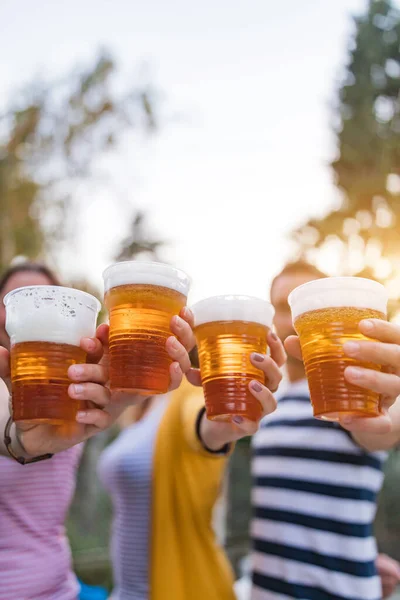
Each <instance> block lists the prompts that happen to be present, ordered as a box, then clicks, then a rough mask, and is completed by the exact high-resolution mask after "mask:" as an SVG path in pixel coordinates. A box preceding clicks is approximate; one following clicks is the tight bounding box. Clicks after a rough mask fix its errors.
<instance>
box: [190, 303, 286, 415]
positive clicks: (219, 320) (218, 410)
mask: <svg viewBox="0 0 400 600" xmlns="http://www.w3.org/2000/svg"><path fill="white" fill-rule="evenodd" d="M193 312H194V318H195V335H196V340H197V347H198V353H199V360H200V370H201V380H202V384H203V390H204V396H205V400H206V410H207V417H208V418H209V419H214V420H222V421H229V420H231V419H232V417H233V416H235V415H239V416H242V417H245V418H247V419H250V420H251V421H257V420H259V419H260V417H261V413H262V407H261V405H260V403H259V402H258V400H257V399H256V398H255V397H254V396H253V395H252V393H251V392H250V390H249V383H250V381H252V380H253V379H256V380H257V381H259V382H261V383H264V374H263V372H262V371H260V369H257V368H256V367H254V366H253V365H252V363H251V362H250V355H251V353H252V352H258V353H261V354H265V352H266V350H267V335H268V331H269V329H270V328H271V326H272V318H273V315H274V309H273V308H272V306H271V305H270V304H269V303H268V302H265V301H264V300H260V299H258V298H251V297H249V296H216V297H213V298H207V299H206V300H202V301H201V302H198V303H197V304H195V305H194V306H193Z"/></svg>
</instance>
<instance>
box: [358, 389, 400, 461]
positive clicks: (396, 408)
mask: <svg viewBox="0 0 400 600" xmlns="http://www.w3.org/2000/svg"><path fill="white" fill-rule="evenodd" d="M389 414H390V417H391V419H392V431H390V432H389V433H370V432H365V431H364V432H361V431H360V432H353V433H352V436H353V439H354V440H355V441H356V442H357V444H359V446H361V447H362V448H365V449H366V450H368V451H369V452H376V451H379V450H390V449H391V448H394V447H395V446H397V445H399V444H400V397H399V398H397V400H396V402H395V403H394V404H393V406H391V407H390V408H389Z"/></svg>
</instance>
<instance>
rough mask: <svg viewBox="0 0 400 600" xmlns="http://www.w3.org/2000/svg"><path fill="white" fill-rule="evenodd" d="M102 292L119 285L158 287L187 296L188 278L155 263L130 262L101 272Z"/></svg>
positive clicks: (181, 272) (120, 263) (175, 270)
mask: <svg viewBox="0 0 400 600" xmlns="http://www.w3.org/2000/svg"><path fill="white" fill-rule="evenodd" d="M103 279H104V291H105V292H108V290H109V289H111V288H114V287H118V286H120V285H132V284H133V285H135V284H144V285H158V286H161V287H166V288H168V289H170V290H175V291H176V292H180V293H181V294H183V295H184V296H187V295H188V292H189V288H190V283H191V280H190V277H189V276H188V275H186V273H184V272H183V271H181V270H180V269H176V268H175V267H171V266H170V265H166V264H163V263H157V262H141V261H136V260H130V261H125V262H119V263H116V264H114V265H111V266H109V267H108V268H107V269H106V270H105V271H104V272H103Z"/></svg>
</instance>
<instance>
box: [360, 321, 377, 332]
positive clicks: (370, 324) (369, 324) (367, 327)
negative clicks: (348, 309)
mask: <svg viewBox="0 0 400 600" xmlns="http://www.w3.org/2000/svg"><path fill="white" fill-rule="evenodd" d="M361 323H362V326H363V329H364V331H371V330H372V329H373V328H374V324H373V322H372V321H369V320H368V319H365V320H364V321H361Z"/></svg>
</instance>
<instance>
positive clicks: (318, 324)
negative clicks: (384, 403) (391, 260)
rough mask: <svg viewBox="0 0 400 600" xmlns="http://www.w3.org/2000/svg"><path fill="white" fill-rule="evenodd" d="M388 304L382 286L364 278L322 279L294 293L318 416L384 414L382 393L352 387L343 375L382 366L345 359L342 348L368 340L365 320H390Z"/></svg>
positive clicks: (334, 418) (336, 417)
mask: <svg viewBox="0 0 400 600" xmlns="http://www.w3.org/2000/svg"><path fill="white" fill-rule="evenodd" d="M387 300H388V298H387V293H386V290H385V288H384V287H383V286H382V285H381V284H379V283H377V282H375V281H371V280H369V279H363V278H361V277H329V278H326V279H318V280H316V281H311V282H309V283H305V284H304V285H301V286H299V287H298V288H296V289H295V290H293V292H292V293H291V294H290V296H289V304H290V306H291V309H292V316H293V322H294V327H295V329H296V332H297V333H298V335H299V338H300V344H301V349H302V354H303V360H304V365H305V369H306V374H307V379H308V385H309V388H310V395H311V402H312V405H313V409H314V416H315V417H319V418H321V419H326V420H331V421H337V420H339V418H340V417H344V416H352V417H376V416H378V415H379V414H380V406H379V394H376V393H375V392H372V391H369V390H364V389H362V388H360V387H357V386H355V385H352V384H350V383H348V382H347V381H346V379H345V378H344V370H345V368H346V367H348V366H361V367H365V368H368V369H374V370H378V371H379V370H380V369H381V367H379V366H378V365H376V364H372V363H365V362H360V361H357V360H355V359H353V358H350V357H348V356H346V355H345V354H344V351H343V344H344V343H345V342H348V341H359V340H365V339H368V338H366V337H365V336H363V335H362V334H361V333H360V331H359V327H358V325H359V323H360V321H361V320H362V319H368V318H375V319H386V307H387Z"/></svg>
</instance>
